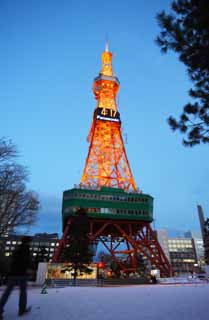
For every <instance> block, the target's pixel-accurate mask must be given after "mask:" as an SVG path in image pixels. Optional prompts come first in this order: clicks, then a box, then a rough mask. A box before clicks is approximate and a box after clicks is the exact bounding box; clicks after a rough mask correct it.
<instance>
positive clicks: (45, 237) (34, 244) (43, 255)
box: [0, 233, 59, 266]
mask: <svg viewBox="0 0 209 320" xmlns="http://www.w3.org/2000/svg"><path fill="white" fill-rule="evenodd" d="M31 237H32V241H31V243H30V250H31V257H32V260H33V261H34V265H36V264H38V262H41V261H42V262H48V261H50V260H51V259H52V256H53V254H54V251H55V249H56V247H57V246H58V245H59V238H58V234H57V233H51V234H48V233H37V234H35V235H34V236H31ZM21 239H22V235H17V234H8V235H6V236H4V237H0V255H1V257H0V260H1V261H2V263H4V264H5V265H6V266H8V265H9V262H10V260H11V257H12V254H13V252H14V251H15V250H16V248H17V247H18V246H19V245H20V244H21Z"/></svg>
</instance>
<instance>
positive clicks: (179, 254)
mask: <svg viewBox="0 0 209 320" xmlns="http://www.w3.org/2000/svg"><path fill="white" fill-rule="evenodd" d="M157 237H158V240H159V242H160V244H161V247H162V248H163V250H164V252H165V254H166V256H167V257H168V259H169V260H170V263H171V266H172V269H173V271H174V273H175V274H176V275H177V274H185V273H186V274H188V273H193V272H200V271H201V268H202V267H203V266H204V264H205V262H204V248H203V240H202V239H201V237H200V236H199V235H196V234H194V233H193V232H190V231H188V232H186V233H185V235H184V237H172V238H171V237H169V236H168V231H167V230H158V231H157Z"/></svg>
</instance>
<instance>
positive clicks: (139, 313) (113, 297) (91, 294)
mask: <svg viewBox="0 0 209 320" xmlns="http://www.w3.org/2000/svg"><path fill="white" fill-rule="evenodd" d="M40 291H41V290H40V289H38V288H36V289H29V290H28V302H29V303H28V304H29V305H32V311H31V313H30V314H27V315H25V316H24V317H22V319H24V320H27V319H31V320H32V319H37V320H54V319H56V320H58V319H62V320H84V319H85V320H103V319H104V320H141V319H142V320H164V319H165V320H167V319H169V320H205V319H207V318H208V312H209V284H190V285H188V284H187V285H182V284H181V285H147V286H146V285H139V286H128V287H127V286H124V287H105V288H95V287H85V288H84V287H68V288H61V289H47V291H48V294H45V295H44V294H40ZM0 294H2V289H1V291H0ZM17 304H18V290H14V291H13V293H12V295H11V296H10V299H9V301H8V303H7V305H6V308H5V316H4V319H5V320H13V319H18V317H17ZM19 319H20V318H19Z"/></svg>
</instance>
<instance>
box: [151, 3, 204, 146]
mask: <svg viewBox="0 0 209 320" xmlns="http://www.w3.org/2000/svg"><path fill="white" fill-rule="evenodd" d="M171 10H172V12H171V13H169V14H166V13H165V11H162V12H161V13H159V14H158V15H157V21H158V24H159V26H160V28H161V32H160V34H159V36H158V37H157V39H156V42H157V44H158V45H159V46H160V47H161V51H162V52H164V53H166V52H167V51H168V50H171V51H174V52H176V53H177V54H178V57H179V60H180V61H181V62H183V63H184V64H185V66H186V68H187V71H188V75H189V78H190V80H191V81H192V83H193V87H192V88H191V89H190V91H189V96H190V97H191V98H192V99H191V101H192V100H193V102H189V103H187V104H186V105H185V106H184V107H183V112H182V114H181V115H180V117H179V119H178V120H176V119H175V118H174V117H173V116H170V117H169V118H168V123H169V125H170V127H171V129H172V130H174V131H175V130H179V131H180V132H181V133H183V134H184V135H185V139H183V144H184V146H189V147H192V146H194V145H197V144H200V143H209V58H208V57H209V1H208V0H176V1H172V3H171Z"/></svg>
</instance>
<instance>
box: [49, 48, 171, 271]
mask: <svg viewBox="0 0 209 320" xmlns="http://www.w3.org/2000/svg"><path fill="white" fill-rule="evenodd" d="M119 85H120V83H119V80H118V78H117V77H116V76H115V75H114V74H113V71H112V53H111V52H109V50H108V46H107V45H106V48H105V51H104V52H103V53H102V69H101V72H100V73H99V76H98V77H96V78H95V79H94V84H93V91H94V95H95V98H96V100H97V105H96V108H95V110H94V115H93V121H92V124H91V128H90V132H89V135H88V141H89V143H90V145H89V150H88V155H87V158H86V163H85V167H84V171H83V175H82V177H81V181H80V184H79V185H77V186H76V185H75V186H74V188H73V189H70V190H66V191H64V193H63V204H62V221H63V236H62V239H61V240H60V244H59V246H58V247H57V249H56V251H55V253H54V256H53V259H52V261H53V262H59V261H62V252H63V250H64V249H65V248H67V247H69V246H70V245H71V234H72V225H73V223H74V221H75V218H76V216H77V212H78V209H79V208H84V209H85V211H86V213H87V215H88V218H89V233H88V238H89V240H90V242H91V243H92V244H93V243H98V242H100V243H102V244H103V245H104V247H105V248H106V249H107V250H108V251H109V253H110V254H111V255H112V258H113V261H115V262H116V263H117V265H118V266H119V267H120V270H121V271H123V272H125V273H127V274H129V273H131V272H136V270H137V268H138V262H137V257H138V255H139V253H141V254H142V255H143V256H144V257H145V258H146V259H147V260H148V261H149V263H150V265H151V266H152V267H155V268H158V269H159V270H160V272H161V275H162V276H170V275H171V274H172V269H171V266H170V263H169V261H168V259H167V257H166V255H165V253H164V252H163V250H162V248H161V246H160V244H159V242H158V240H157V236H156V232H155V231H153V230H152V227H151V223H152V221H153V197H152V196H150V195H149V194H144V193H142V192H141V191H139V190H137V187H136V183H135V181H134V178H133V176H132V173H131V169H130V165H129V162H128V159H127V155H126V151H125V148H124V143H123V139H122V134H121V121H120V114H119V111H118V109H117V104H116V96H117V92H118V90H119ZM121 243H123V245H124V248H123V250H120V244H121ZM121 256H123V259H122V260H121Z"/></svg>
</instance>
